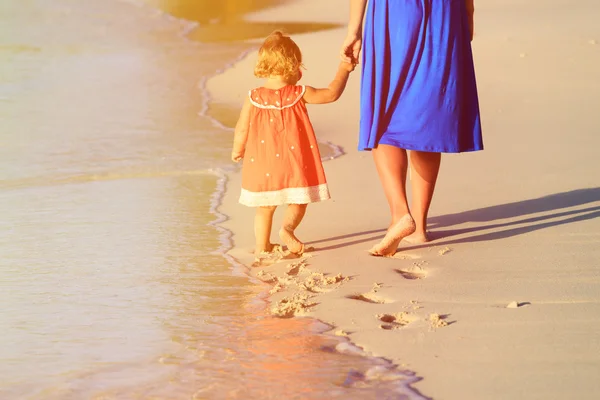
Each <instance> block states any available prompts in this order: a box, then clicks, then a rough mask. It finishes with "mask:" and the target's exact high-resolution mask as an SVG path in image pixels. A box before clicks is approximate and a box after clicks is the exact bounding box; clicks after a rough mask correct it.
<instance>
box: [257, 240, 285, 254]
mask: <svg viewBox="0 0 600 400" xmlns="http://www.w3.org/2000/svg"><path fill="white" fill-rule="evenodd" d="M280 249H281V245H279V244H277V243H269V244H268V245H267V246H266V247H265V248H263V249H259V248H258V247H257V248H256V249H255V250H254V255H255V256H257V257H258V256H260V255H265V254H271V253H273V252H274V251H279V250H280Z"/></svg>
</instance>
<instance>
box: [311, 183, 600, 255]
mask: <svg viewBox="0 0 600 400" xmlns="http://www.w3.org/2000/svg"><path fill="white" fill-rule="evenodd" d="M596 202H600V188H588V189H578V190H573V191H570V192H563V193H556V194H552V195H549V196H544V197H538V198H535V199H529V200H523V201H517V202H513V203H507V204H501V205H496V206H491V207H484V208H478V209H475V210H470V211H465V212H461V213H455V214H447V215H440V216H436V217H432V218H430V219H429V227H430V228H431V229H433V230H434V231H433V232H432V233H431V236H432V243H426V244H422V245H415V246H410V247H403V250H408V249H418V248H422V247H427V246H430V245H431V244H433V245H449V244H458V243H470V242H480V241H488V240H497V239H505V238H509V237H512V236H517V235H522V234H524V233H529V232H534V231H537V230H540V229H544V228H549V227H553V226H559V225H566V224H571V223H574V222H579V221H586V220H590V219H594V218H598V217H600V204H596V205H591V206H589V207H586V208H578V209H575V210H566V209H568V208H572V207H581V206H584V205H588V204H591V203H596ZM539 213H546V214H544V215H539V216H531V217H529V216H530V215H532V214H539ZM523 217H525V218H523ZM515 218H518V220H513V221H508V222H500V223H496V224H489V223H490V222H494V221H497V220H505V219H515ZM468 222H480V223H483V224H481V225H478V226H473V227H470V228H464V229H440V228H447V227H451V226H453V225H457V224H462V223H468ZM385 230H386V229H378V230H370V231H364V232H358V233H353V234H348V235H341V236H336V237H331V238H327V239H320V240H316V241H313V242H310V243H308V244H310V245H315V244H317V243H326V242H330V241H339V240H345V239H353V238H356V239H354V240H349V241H347V242H344V243H339V244H335V245H331V246H325V247H317V248H316V250H333V249H337V248H341V247H347V246H352V245H355V244H360V243H365V242H373V241H377V240H379V239H381V238H382V237H383V233H384V232H385ZM484 230H485V231H490V232H486V233H480V234H478V232H480V231H484ZM473 234H474V235H473ZM367 235H368V237H366V238H365V237H364V236H367ZM373 235H374V236H373ZM459 235H460V236H464V237H461V238H457V239H449V238H452V237H453V236H459Z"/></svg>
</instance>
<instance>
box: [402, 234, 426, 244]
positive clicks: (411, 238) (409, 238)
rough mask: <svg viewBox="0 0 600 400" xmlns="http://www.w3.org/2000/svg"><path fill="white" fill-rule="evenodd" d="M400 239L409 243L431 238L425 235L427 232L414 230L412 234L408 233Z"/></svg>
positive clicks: (422, 241) (421, 241) (424, 241)
mask: <svg viewBox="0 0 600 400" xmlns="http://www.w3.org/2000/svg"><path fill="white" fill-rule="evenodd" d="M402 240H404V241H405V242H406V243H410V244H422V243H427V242H429V240H431V239H430V238H429V236H428V235H427V232H415V233H413V234H412V235H408V236H407V237H405V238H404V239H402Z"/></svg>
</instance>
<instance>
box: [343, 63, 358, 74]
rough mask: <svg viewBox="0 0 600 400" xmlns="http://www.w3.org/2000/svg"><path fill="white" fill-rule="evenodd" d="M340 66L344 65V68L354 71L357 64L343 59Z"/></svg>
mask: <svg viewBox="0 0 600 400" xmlns="http://www.w3.org/2000/svg"><path fill="white" fill-rule="evenodd" d="M340 67H342V68H343V69H344V70H346V71H348V72H352V71H354V68H355V67H356V64H354V63H353V62H352V63H349V62H346V61H342V62H341V63H340Z"/></svg>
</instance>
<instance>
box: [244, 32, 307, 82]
mask: <svg viewBox="0 0 600 400" xmlns="http://www.w3.org/2000/svg"><path fill="white" fill-rule="evenodd" d="M301 67H303V65H302V53H301V52H300V48H299V47H298V45H297V44H296V43H295V42H294V41H293V40H292V39H291V38H290V37H289V36H286V35H285V34H284V33H283V32H281V31H275V32H273V33H272V34H270V35H269V36H268V37H267V38H266V39H265V41H264V42H263V44H262V46H261V47H260V49H259V50H258V61H257V62H256V66H255V67H254V75H255V76H256V77H257V78H268V77H270V76H281V77H282V78H283V79H284V80H285V81H297V80H298V78H299V71H300V68H301Z"/></svg>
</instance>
